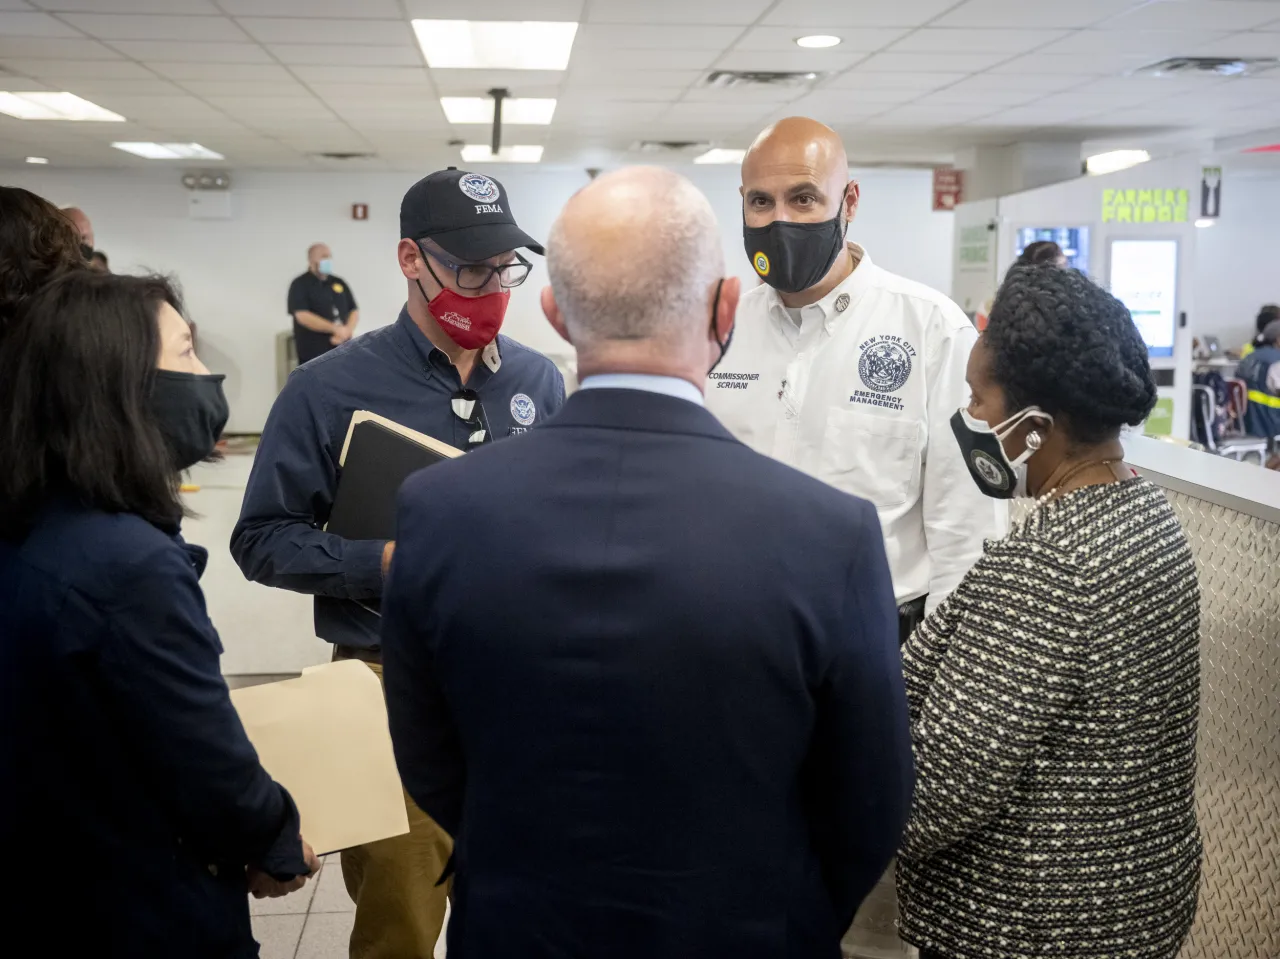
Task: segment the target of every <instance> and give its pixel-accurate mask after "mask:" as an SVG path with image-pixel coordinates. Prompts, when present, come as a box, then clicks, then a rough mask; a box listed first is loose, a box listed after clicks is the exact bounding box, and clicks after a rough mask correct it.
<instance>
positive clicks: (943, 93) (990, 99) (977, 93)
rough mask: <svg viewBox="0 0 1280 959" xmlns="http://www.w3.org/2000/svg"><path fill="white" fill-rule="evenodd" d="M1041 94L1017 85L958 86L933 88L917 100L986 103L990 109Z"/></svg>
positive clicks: (1038, 96)
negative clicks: (979, 88) (998, 88)
mask: <svg viewBox="0 0 1280 959" xmlns="http://www.w3.org/2000/svg"><path fill="white" fill-rule="evenodd" d="M1043 95H1044V94H1042V93H1037V92H1035V91H1034V90H1023V89H1020V88H1019V87H1017V86H1009V87H1008V88H1006V89H1004V90H966V89H962V88H960V87H947V88H946V89H944V90H934V91H933V92H932V93H926V94H924V95H923V96H922V97H921V98H920V100H919V102H920V103H935V104H937V103H957V104H986V105H987V106H989V107H990V108H991V109H993V110H996V109H1000V108H1002V107H1013V106H1018V105H1020V104H1023V103H1028V102H1030V101H1032V100H1037V99H1039V98H1040V97H1042V96H1043Z"/></svg>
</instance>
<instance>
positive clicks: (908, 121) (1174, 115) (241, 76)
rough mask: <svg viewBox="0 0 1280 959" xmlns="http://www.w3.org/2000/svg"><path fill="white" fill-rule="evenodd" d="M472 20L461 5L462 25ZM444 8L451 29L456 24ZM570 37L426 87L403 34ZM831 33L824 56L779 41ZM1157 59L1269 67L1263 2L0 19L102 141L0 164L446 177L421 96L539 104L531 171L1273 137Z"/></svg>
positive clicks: (25, 59) (602, 5) (1220, 95)
mask: <svg viewBox="0 0 1280 959" xmlns="http://www.w3.org/2000/svg"><path fill="white" fill-rule="evenodd" d="M471 8H475V9H471ZM460 10H465V11H466V13H465V14H464V13H460ZM468 14H469V15H471V16H477V15H480V16H483V17H484V18H486V19H493V20H503V19H511V20H533V19H540V20H576V21H579V22H581V23H582V27H581V28H580V30H579V33H578V37H577V40H576V42H575V43H574V48H573V56H572V59H571V61H570V65H569V69H568V70H567V71H564V72H545V71H528V72H522V71H505V72H503V71H472V70H430V69H428V68H427V67H426V65H425V63H424V61H423V58H422V54H421V53H420V51H419V49H418V46H417V44H416V42H415V39H414V35H413V31H412V29H411V27H410V25H409V20H411V19H413V18H418V17H429V18H444V19H447V18H456V17H458V16H460V15H468ZM812 32H830V33H834V34H837V35H839V36H841V37H842V38H843V40H844V42H843V43H841V44H840V45H839V46H838V47H835V48H833V49H829V50H802V49H800V48H798V47H796V46H795V44H794V42H793V41H794V39H795V37H797V36H800V35H802V34H804V33H812ZM1175 55H1245V56H1276V57H1280V0H485V2H483V3H478V4H468V5H460V4H458V3H457V2H456V0H0V90H11V91H22V90H69V91H71V92H72V93H75V94H78V95H79V96H82V97H84V98H86V99H89V100H92V101H94V102H95V103H98V104H100V105H101V106H104V107H106V108H107V109H109V110H113V111H115V112H117V113H120V114H122V115H124V116H125V117H127V118H128V121H129V122H128V123H124V124H96V123H64V122H37V121H18V120H14V119H10V118H8V117H5V116H0V164H12V163H15V162H16V163H20V162H21V161H22V159H23V158H24V157H25V156H27V155H29V154H38V155H41V156H47V157H49V158H50V159H51V161H52V162H53V163H54V164H55V165H60V166H82V167H143V166H147V165H151V166H154V165H155V161H146V160H142V159H140V158H137V157H133V156H129V155H127V154H124V153H121V152H119V151H117V150H113V149H111V147H110V145H109V144H110V142H111V141H112V140H158V141H197V142H199V143H202V144H203V145H205V146H207V147H209V148H211V149H213V150H216V151H218V152H220V153H223V154H225V155H226V157H227V160H226V165H228V166H232V167H237V168H275V169H281V168H283V169H295V168H306V167H312V166H322V167H324V166H333V165H335V164H334V163H333V162H332V161H320V160H316V159H315V158H314V157H313V156H312V155H313V154H315V153H319V152H326V151H360V152H364V151H368V152H372V153H375V154H377V159H376V160H373V161H359V163H360V165H361V166H363V167H366V168H369V167H371V168H381V169H406V170H421V169H424V168H428V167H432V166H436V165H441V164H443V163H446V162H451V161H453V160H455V159H456V151H455V150H453V149H451V148H449V147H448V146H447V145H446V143H447V141H448V140H449V139H451V138H455V137H456V138H462V139H465V140H467V141H468V142H487V140H488V130H487V128H485V127H478V126H468V127H459V126H451V125H450V124H449V123H447V122H446V121H445V118H444V114H443V112H442V111H441V109H440V104H439V97H441V96H445V95H449V96H456V95H482V94H484V92H485V91H486V90H488V89H489V88H491V87H493V86H506V87H508V88H510V90H511V92H512V94H513V95H515V96H529V97H548V96H554V97H558V98H559V100H560V105H559V107H558V109H557V111H556V115H555V121H554V123H553V124H552V125H551V126H550V127H508V128H507V130H506V132H505V135H504V140H505V142H506V143H540V144H544V145H545V146H546V153H545V156H544V162H545V163H573V164H587V165H591V164H601V163H609V162H618V161H620V160H623V159H635V157H634V155H631V156H628V154H627V151H628V148H629V147H630V146H631V144H633V143H634V142H635V141H637V140H639V139H664V140H665V139H696V140H709V141H712V142H714V143H715V144H716V145H718V146H728V147H741V146H745V145H746V144H747V143H748V142H749V141H750V139H751V137H752V136H753V135H754V134H755V133H756V132H757V131H758V130H759V129H760V128H761V127H762V126H764V125H765V124H766V123H768V122H769V121H770V120H772V119H776V118H778V117H781V116H786V115H788V114H791V113H807V114H809V115H812V116H815V117H817V118H818V119H821V120H823V121H825V122H827V123H830V124H831V125H832V126H834V127H836V129H838V130H839V131H840V132H841V133H842V134H843V135H844V136H845V138H846V142H847V144H848V146H849V152H850V155H851V159H852V160H853V161H854V162H884V161H934V160H944V159H947V158H948V157H949V156H950V155H951V154H952V153H953V152H954V151H955V150H956V149H959V148H962V147H965V146H970V145H974V144H980V143H1007V142H1013V141H1016V140H1026V139H1075V140H1090V141H1107V142H1114V143H1116V144H1117V145H1128V146H1146V145H1149V144H1158V143H1160V142H1170V141H1171V140H1178V141H1191V140H1205V139H1212V138H1215V137H1228V136H1235V135H1239V134H1241V133H1245V132H1249V131H1253V130H1259V129H1267V128H1273V127H1280V70H1277V71H1275V72H1274V73H1272V74H1267V75H1264V76H1263V77H1261V78H1256V79H1254V78H1249V79H1218V78H1212V77H1209V78H1186V79H1184V78H1169V79H1154V78H1150V77H1142V76H1131V75H1129V72H1130V71H1132V70H1133V69H1135V68H1137V67H1140V66H1142V65H1144V64H1147V63H1150V62H1152V61H1155V60H1159V59H1163V58H1165V57H1169V56H1175ZM717 68H720V69H759V70H797V69H804V70H817V71H821V72H823V73H825V74H828V75H827V76H826V77H824V79H823V80H822V81H821V82H820V83H819V84H817V85H816V86H815V87H814V88H813V89H812V90H764V91H759V90H756V91H750V92H741V91H719V90H709V89H706V88H703V87H701V86H700V82H701V80H702V79H703V78H704V77H705V76H706V74H707V73H708V72H709V71H711V70H712V69H717Z"/></svg>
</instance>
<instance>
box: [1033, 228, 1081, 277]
mask: <svg viewBox="0 0 1280 959" xmlns="http://www.w3.org/2000/svg"><path fill="white" fill-rule="evenodd" d="M1040 240H1051V241H1052V242H1054V243H1056V244H1058V246H1060V247H1061V248H1062V252H1063V254H1064V255H1065V256H1066V258H1067V266H1069V267H1071V268H1072V269H1073V270H1079V271H1080V272H1081V273H1083V274H1085V275H1086V276H1087V275H1088V274H1089V228H1088V227H1087V226H1024V227H1022V228H1021V229H1020V230H1018V233H1017V241H1018V243H1017V249H1016V250H1015V251H1014V255H1015V256H1022V251H1023V250H1025V249H1026V248H1027V247H1029V246H1030V245H1031V244H1032V243H1036V242H1038V241H1040Z"/></svg>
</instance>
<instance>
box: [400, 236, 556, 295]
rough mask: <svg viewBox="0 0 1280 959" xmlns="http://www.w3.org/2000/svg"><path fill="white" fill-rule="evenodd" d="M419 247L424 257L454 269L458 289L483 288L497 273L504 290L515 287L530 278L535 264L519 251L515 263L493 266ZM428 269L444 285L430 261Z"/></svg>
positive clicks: (434, 278)
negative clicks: (464, 260)
mask: <svg viewBox="0 0 1280 959" xmlns="http://www.w3.org/2000/svg"><path fill="white" fill-rule="evenodd" d="M418 249H419V250H421V251H422V255H423V257H424V258H425V257H429V258H430V259H432V260H435V261H436V262H437V263H439V264H440V265H441V266H444V267H447V268H448V269H450V270H453V275H454V277H455V279H457V281H458V289H460V290H483V289H484V288H485V287H486V286H488V285H489V283H490V282H491V281H492V280H493V277H494V275H495V274H496V275H497V277H498V283H499V285H501V287H502V288H503V289H504V290H510V289H514V288H515V287H517V286H519V285H520V284H521V283H523V282H524V281H525V280H527V279H528V278H529V271H530V270H532V269H533V264H532V263H530V262H529V261H528V260H526V259H525V258H524V257H523V256H521V255H520V254H519V253H518V252H516V253H515V258H516V260H515V262H514V263H503V264H501V265H499V266H493V265H492V264H490V263H455V262H454V261H453V260H451V259H449V258H448V257H446V256H442V255H441V254H439V253H436V252H435V251H434V250H428V249H427V248H426V247H425V246H423V245H422V244H421V243H419V244H418ZM424 262H425V260H424ZM427 269H428V270H431V278H432V279H433V280H435V281H436V283H437V284H439V285H440V286H444V284H443V283H440V277H438V276H436V271H435V270H432V269H431V264H430V263H427Z"/></svg>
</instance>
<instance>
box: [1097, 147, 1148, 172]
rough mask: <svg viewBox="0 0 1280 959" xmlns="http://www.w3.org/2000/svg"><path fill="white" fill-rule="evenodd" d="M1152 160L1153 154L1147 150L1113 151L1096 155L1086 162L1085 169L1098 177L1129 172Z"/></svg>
mask: <svg viewBox="0 0 1280 959" xmlns="http://www.w3.org/2000/svg"><path fill="white" fill-rule="evenodd" d="M1150 159H1151V154H1150V153H1148V152H1147V151H1146V150H1112V151H1111V152H1110V153H1095V154H1094V155H1093V156H1091V157H1089V159H1087V160H1085V161H1084V167H1085V169H1086V170H1088V171H1089V173H1090V174H1092V175H1093V176H1097V175H1099V174H1100V173H1117V172H1119V171H1120V170H1127V169H1129V167H1131V166H1137V165H1138V164H1139V163H1146V162H1147V161H1148V160H1150Z"/></svg>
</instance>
